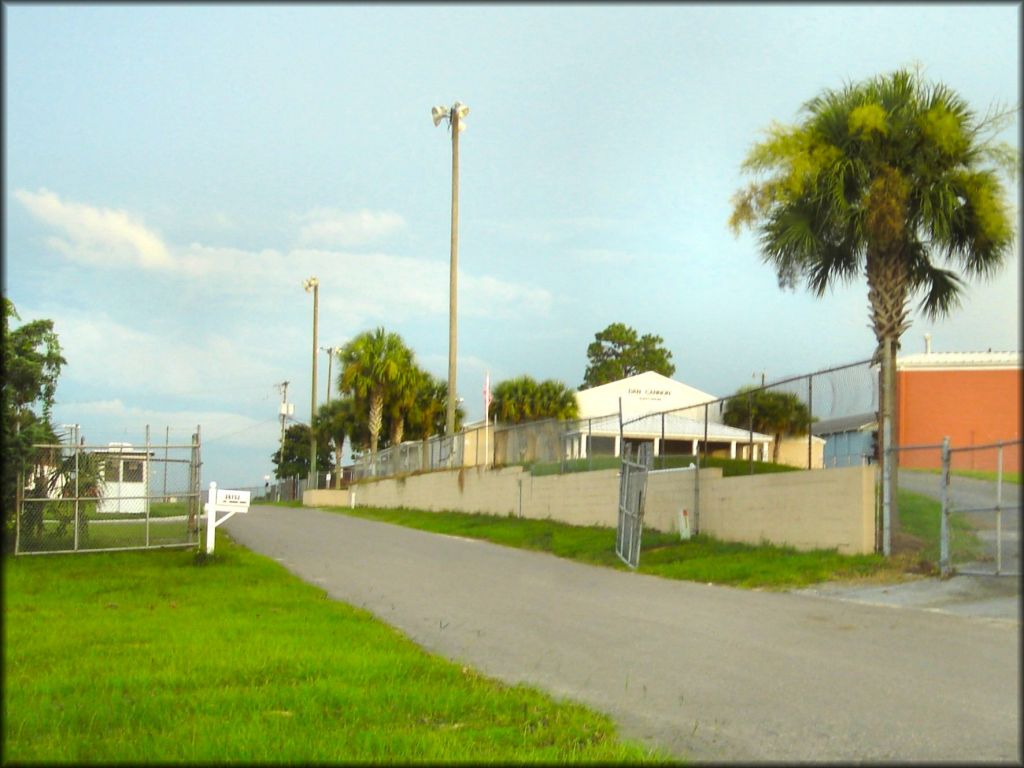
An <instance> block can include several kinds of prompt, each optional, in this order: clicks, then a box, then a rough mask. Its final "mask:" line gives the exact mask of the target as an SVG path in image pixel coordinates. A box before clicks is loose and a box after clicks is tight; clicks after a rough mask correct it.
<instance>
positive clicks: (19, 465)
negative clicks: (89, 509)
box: [0, 298, 67, 551]
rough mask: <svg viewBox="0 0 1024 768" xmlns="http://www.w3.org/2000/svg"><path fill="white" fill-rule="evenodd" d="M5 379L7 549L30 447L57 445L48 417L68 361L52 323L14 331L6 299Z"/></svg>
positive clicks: (37, 322) (41, 322)
mask: <svg viewBox="0 0 1024 768" xmlns="http://www.w3.org/2000/svg"><path fill="white" fill-rule="evenodd" d="M3 301H4V308H3V319H2V322H3V365H4V372H3V380H2V382H0V391H2V398H0V401H2V406H0V407H2V410H3V452H2V453H3V459H2V461H3V508H4V549H5V551H7V550H9V549H10V548H12V547H13V544H14V537H13V535H12V534H13V532H14V526H15V517H14V514H15V512H14V510H15V507H16V498H17V493H18V476H19V473H24V472H25V471H26V470H28V469H29V467H30V465H31V464H32V446H33V445H34V444H38V443H53V442H56V436H55V435H54V432H53V426H52V425H51V423H50V414H51V410H52V408H53V402H54V396H55V395H56V392H57V379H58V377H59V376H60V371H61V367H62V366H63V365H65V364H66V363H67V361H66V360H65V359H64V357H63V356H62V354H61V348H60V341H59V339H58V338H57V334H56V333H55V332H54V330H53V321H52V320H34V321H32V322H28V323H25V324H24V325H21V326H20V327H18V328H11V327H10V324H11V320H12V319H14V320H20V319H21V318H20V316H19V315H18V311H17V310H16V309H15V307H14V303H13V302H12V301H10V300H9V299H7V298H4V300H3Z"/></svg>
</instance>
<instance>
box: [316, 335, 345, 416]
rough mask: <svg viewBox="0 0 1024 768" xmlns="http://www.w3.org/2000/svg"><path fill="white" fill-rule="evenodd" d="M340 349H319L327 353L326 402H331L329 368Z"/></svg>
mask: <svg viewBox="0 0 1024 768" xmlns="http://www.w3.org/2000/svg"><path fill="white" fill-rule="evenodd" d="M339 349H341V347H320V351H321V352H326V353H327V402H328V403H329V402H331V368H332V367H333V363H334V356H335V354H337V352H338V350H339Z"/></svg>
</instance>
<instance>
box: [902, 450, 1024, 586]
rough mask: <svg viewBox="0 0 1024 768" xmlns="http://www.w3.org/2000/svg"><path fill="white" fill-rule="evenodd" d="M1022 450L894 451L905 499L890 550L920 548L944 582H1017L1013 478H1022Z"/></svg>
mask: <svg viewBox="0 0 1024 768" xmlns="http://www.w3.org/2000/svg"><path fill="white" fill-rule="evenodd" d="M1021 445H1022V441H1020V440H1013V441H1005V442H1000V443H991V444H987V445H972V446H955V445H952V444H951V443H950V441H949V439H948V438H947V439H945V440H943V442H942V443H935V444H928V445H901V446H898V447H894V448H892V449H891V450H892V452H893V454H894V456H897V457H898V458H897V460H896V462H895V463H896V464H897V465H898V467H899V469H898V474H897V477H898V481H899V490H900V493H901V496H902V497H903V498H902V499H901V501H900V504H899V525H898V526H895V527H894V528H893V531H892V534H891V535H892V537H893V551H894V552H896V551H898V550H899V551H903V550H904V548H905V546H907V545H913V544H914V542H918V546H919V547H920V546H922V544H921V542H923V549H922V550H921V556H922V557H923V558H924V559H925V560H927V561H929V562H933V563H935V564H937V565H938V567H939V570H940V571H941V573H942V574H943V575H949V574H951V573H959V574H964V575H972V576H1019V575H1020V573H1021V570H1020V484H1019V482H1008V475H1009V474H1010V473H1015V476H1016V477H1019V475H1020V469H1021ZM908 494H909V495H908ZM920 497H923V498H924V499H926V500H930V501H925V502H922V501H921V498H920ZM904 503H906V504H907V507H906V508H904ZM928 504H930V505H932V508H933V509H937V511H938V513H937V516H936V513H935V512H928V511H927V509H928V507H927V505H928ZM922 505H924V506H922ZM897 539H899V541H900V542H901V543H902V544H903V546H902V547H897V546H896V543H897ZM929 542H933V543H929Z"/></svg>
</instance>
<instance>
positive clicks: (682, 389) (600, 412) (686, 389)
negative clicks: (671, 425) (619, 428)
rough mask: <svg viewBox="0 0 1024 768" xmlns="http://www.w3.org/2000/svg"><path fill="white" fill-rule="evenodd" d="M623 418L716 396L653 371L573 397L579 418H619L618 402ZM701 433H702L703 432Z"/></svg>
mask: <svg viewBox="0 0 1024 768" xmlns="http://www.w3.org/2000/svg"><path fill="white" fill-rule="evenodd" d="M620 397H621V398H622V410H623V413H624V415H625V416H626V418H631V417H633V416H639V415H641V414H644V413H655V412H661V411H669V410H675V409H680V408H687V407H689V406H693V405H698V404H703V403H708V402H713V401H715V400H717V399H718V398H717V397H716V396H715V395H711V394H708V393H707V392H702V391H701V390H699V389H696V388H695V387H691V386H689V385H688V384H683V383H682V382H681V381H676V380H675V379H670V378H669V377H668V376H662V375H661V374H660V373H655V372H654V371H645V372H643V373H638V374H636V375H635V376H627V377H626V378H624V379H619V380H618V381H610V382H608V383H607V384H601V385H600V386H597V387H591V388H590V389H581V390H580V391H579V392H577V393H576V403H577V405H578V406H579V417H580V418H582V419H587V418H598V417H601V416H608V415H610V414H616V415H617V414H618V412H619V398H620ZM702 433H703V429H702Z"/></svg>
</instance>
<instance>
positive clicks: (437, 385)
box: [406, 372, 466, 440]
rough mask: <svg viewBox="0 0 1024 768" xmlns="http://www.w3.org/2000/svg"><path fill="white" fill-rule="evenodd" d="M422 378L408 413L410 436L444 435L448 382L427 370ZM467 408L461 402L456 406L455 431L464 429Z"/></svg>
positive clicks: (417, 437) (422, 437) (420, 438)
mask: <svg viewBox="0 0 1024 768" xmlns="http://www.w3.org/2000/svg"><path fill="white" fill-rule="evenodd" d="M423 373H424V377H423V378H422V379H421V380H420V386H419V388H418V389H417V390H416V398H415V399H414V401H413V403H412V406H411V408H410V409H409V410H408V412H407V414H406V423H407V424H408V427H409V437H410V438H412V439H413V440H426V439H427V438H429V437H431V436H433V435H443V434H444V430H445V421H446V418H447V411H446V408H447V404H448V382H447V381H444V380H443V379H439V378H437V377H436V376H433V375H431V374H429V373H427V372H423ZM465 418H466V409H465V408H463V407H462V405H461V404H458V405H456V407H455V431H456V432H458V431H459V430H461V429H462V423H463V421H464V420H465Z"/></svg>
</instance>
